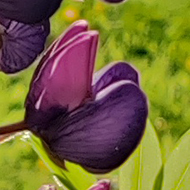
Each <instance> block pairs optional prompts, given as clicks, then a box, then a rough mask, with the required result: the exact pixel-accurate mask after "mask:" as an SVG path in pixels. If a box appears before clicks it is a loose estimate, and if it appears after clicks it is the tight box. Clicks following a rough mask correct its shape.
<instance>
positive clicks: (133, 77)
mask: <svg viewBox="0 0 190 190" xmlns="http://www.w3.org/2000/svg"><path fill="white" fill-rule="evenodd" d="M120 80H129V81H132V82H134V83H135V84H137V85H139V78H138V72H137V71H136V70H135V69H134V68H133V67H132V66H131V65H130V64H128V63H125V62H117V63H111V64H109V65H108V66H106V67H104V68H103V69H101V70H100V71H98V72H97V73H95V75H94V81H93V83H94V85H93V93H94V94H96V93H98V92H99V91H100V90H102V89H104V88H106V87H107V86H108V85H110V84H112V83H114V82H116V81H120Z"/></svg>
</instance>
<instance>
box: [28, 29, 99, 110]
mask: <svg viewBox="0 0 190 190" xmlns="http://www.w3.org/2000/svg"><path fill="white" fill-rule="evenodd" d="M97 40H98V33H97V32H95V31H89V32H84V33H80V34H79V35H77V36H76V37H75V38H73V40H71V41H69V42H68V43H67V45H66V46H63V47H62V48H60V49H59V50H58V51H57V52H56V53H55V54H54V55H53V56H52V57H51V59H49V60H47V62H45V63H44V65H42V68H41V70H40V71H39V73H38V75H37V76H36V78H35V79H34V81H33V84H32V86H31V91H30V93H29V97H28V101H27V105H28V104H32V105H35V109H36V110H43V111H46V110H48V109H50V108H52V107H55V106H58V107H60V106H62V107H66V108H68V109H69V110H72V109H74V108H76V107H77V106H79V105H80V104H81V103H82V101H83V100H84V99H86V98H87V97H88V96H89V95H90V93H91V81H92V72H93V66H94V59H95V54H96V49H95V47H96V46H97ZM55 92H56V93H55Z"/></svg>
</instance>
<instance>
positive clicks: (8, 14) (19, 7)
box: [0, 0, 62, 24]
mask: <svg viewBox="0 0 190 190" xmlns="http://www.w3.org/2000/svg"><path fill="white" fill-rule="evenodd" d="M61 2H62V0H0V16H3V17H5V18H8V19H11V20H16V21H18V22H22V23H28V24H34V23H39V22H42V21H44V20H47V19H49V17H50V16H52V15H53V14H54V12H55V11H56V10H57V9H58V8H59V6H60V4H61Z"/></svg>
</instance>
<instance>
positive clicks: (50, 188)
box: [39, 184, 57, 190]
mask: <svg viewBox="0 0 190 190" xmlns="http://www.w3.org/2000/svg"><path fill="white" fill-rule="evenodd" d="M39 190H57V188H56V187H55V185H51V184H47V185H42V186H41V187H40V189H39Z"/></svg>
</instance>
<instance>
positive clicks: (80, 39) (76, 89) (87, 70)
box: [25, 20, 148, 173]
mask: <svg viewBox="0 0 190 190" xmlns="http://www.w3.org/2000/svg"><path fill="white" fill-rule="evenodd" d="M97 44H98V32H97V31H91V30H88V23H87V22H86V21H83V20H81V21H78V22H75V23H74V24H73V25H72V26H71V27H70V28H69V29H68V30H67V31H66V32H65V33H64V34H63V35H62V36H61V37H60V38H58V40H57V41H56V42H55V43H54V44H53V45H52V46H51V47H50V48H49V50H48V51H47V53H46V54H45V56H44V57H43V59H42V61H41V63H40V64H39V66H38V68H37V70H36V72H35V74H34V77H33V80H32V82H31V87H30V91H29V94H28V97H27V101H26V117H25V121H26V123H27V125H28V127H29V129H30V130H31V131H32V132H34V133H35V134H36V135H38V136H39V137H40V138H41V139H42V140H43V143H44V146H45V148H46V149H47V150H48V152H49V155H50V157H51V158H52V159H53V160H54V161H55V162H56V163H57V164H59V165H62V166H63V165H64V164H63V163H64V160H69V161H71V162H74V163H77V164H80V165H81V166H82V167H84V168H85V169H86V170H88V171H90V172H92V173H106V172H109V171H111V170H113V169H115V168H116V167H118V166H120V165H121V164H122V163H123V162H124V161H125V160H126V159H127V158H128V157H129V156H130V154H131V153H132V152H133V151H134V149H135V148H136V147H137V145H138V143H139V141H140V140H141V137H142V135H143V132H144V129H145V125H146V119H147V114H148V108H147V99H146V96H145V95H144V93H143V92H142V90H141V89H140V87H139V79H138V73H137V71H136V70H135V69H134V68H133V67H132V66H131V65H129V64H128V63H125V62H117V63H115V64H109V65H108V66H106V67H105V68H103V69H102V70H100V71H99V72H97V73H95V75H94V77H92V76H93V69H94V62H95V57H96V50H97ZM113 53H114V52H113ZM60 163H62V164H60Z"/></svg>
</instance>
